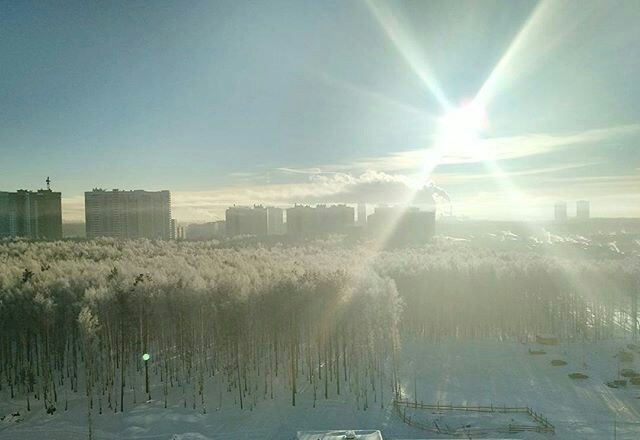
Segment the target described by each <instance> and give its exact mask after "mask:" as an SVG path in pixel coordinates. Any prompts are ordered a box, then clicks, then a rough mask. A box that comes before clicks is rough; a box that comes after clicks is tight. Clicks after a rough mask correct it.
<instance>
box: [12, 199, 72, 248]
mask: <svg viewBox="0 0 640 440" xmlns="http://www.w3.org/2000/svg"><path fill="white" fill-rule="evenodd" d="M0 236H5V237H25V238H34V239H45V240H59V239H61V238H62V197H61V193H59V192H54V191H51V189H40V190H38V191H27V190H18V191H16V192H0Z"/></svg>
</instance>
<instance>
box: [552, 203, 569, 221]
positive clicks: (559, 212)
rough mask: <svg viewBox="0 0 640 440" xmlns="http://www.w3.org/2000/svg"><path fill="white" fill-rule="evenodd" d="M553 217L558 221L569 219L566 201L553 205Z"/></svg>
mask: <svg viewBox="0 0 640 440" xmlns="http://www.w3.org/2000/svg"><path fill="white" fill-rule="evenodd" d="M553 217H554V219H555V221H557V222H565V221H567V204H566V202H558V203H556V204H555V206H554V207H553Z"/></svg>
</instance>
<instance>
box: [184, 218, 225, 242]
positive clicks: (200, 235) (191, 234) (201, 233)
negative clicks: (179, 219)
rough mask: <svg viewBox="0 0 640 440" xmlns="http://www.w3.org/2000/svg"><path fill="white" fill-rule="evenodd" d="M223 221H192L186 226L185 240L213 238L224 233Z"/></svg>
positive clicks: (222, 235)
mask: <svg viewBox="0 0 640 440" xmlns="http://www.w3.org/2000/svg"><path fill="white" fill-rule="evenodd" d="M225 224H226V222H225V221H217V222H208V223H192V224H190V225H188V226H187V228H186V234H187V240H213V239H215V238H223V237H224V235H225Z"/></svg>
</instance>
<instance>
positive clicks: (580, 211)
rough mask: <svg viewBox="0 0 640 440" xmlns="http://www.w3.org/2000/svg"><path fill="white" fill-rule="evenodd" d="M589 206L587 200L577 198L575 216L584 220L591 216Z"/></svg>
mask: <svg viewBox="0 0 640 440" xmlns="http://www.w3.org/2000/svg"><path fill="white" fill-rule="evenodd" d="M590 211H591V206H590V204H589V201H588V200H578V201H577V202H576V218H578V219H580V220H586V219H588V218H589V217H590V216H591V212H590Z"/></svg>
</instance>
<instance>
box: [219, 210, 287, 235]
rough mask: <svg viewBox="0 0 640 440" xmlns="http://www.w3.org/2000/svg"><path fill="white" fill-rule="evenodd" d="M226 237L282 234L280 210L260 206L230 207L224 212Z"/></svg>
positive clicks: (281, 211)
mask: <svg viewBox="0 0 640 440" xmlns="http://www.w3.org/2000/svg"><path fill="white" fill-rule="evenodd" d="M225 222H226V223H225V228H226V234H227V235H228V236H231V237H233V236H237V235H257V236H263V235H279V234H283V233H284V217H283V210H282V208H275V207H273V206H267V207H266V208H265V207H264V206H262V205H253V206H231V207H229V208H227V210H226V212H225Z"/></svg>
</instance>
